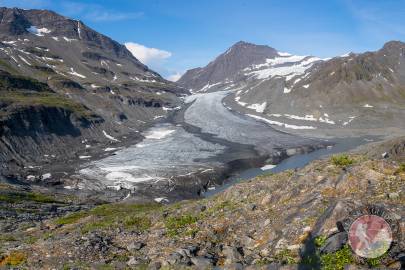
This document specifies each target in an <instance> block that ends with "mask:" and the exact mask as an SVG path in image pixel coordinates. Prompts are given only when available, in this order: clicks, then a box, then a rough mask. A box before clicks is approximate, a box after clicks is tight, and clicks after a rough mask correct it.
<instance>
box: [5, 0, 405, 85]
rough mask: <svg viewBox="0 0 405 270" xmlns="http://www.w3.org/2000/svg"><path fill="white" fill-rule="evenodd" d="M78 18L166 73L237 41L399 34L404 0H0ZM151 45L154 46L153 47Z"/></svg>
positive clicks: (289, 42) (283, 46) (302, 48)
mask: <svg viewBox="0 0 405 270" xmlns="http://www.w3.org/2000/svg"><path fill="white" fill-rule="evenodd" d="M0 5H1V6H9V7H14V6H17V7H21V8H39V9H51V10H54V11H56V12H59V13H61V14H63V15H66V16H69V17H72V18H75V19H80V20H82V21H83V22H84V23H85V24H87V25H89V26H90V27H92V28H94V29H95V30H97V31H99V32H101V33H103V34H106V35H108V36H110V37H112V38H113V39H115V40H117V41H119V42H121V43H127V42H131V43H134V44H132V47H131V48H133V50H134V52H135V53H137V54H138V55H139V58H140V59H141V60H142V61H144V62H146V64H147V65H149V66H150V67H151V68H153V69H155V70H156V71H158V72H159V73H161V74H162V75H163V76H165V77H169V76H173V75H175V74H181V73H182V72H184V71H185V70H187V69H190V68H194V67H198V66H204V65H206V64H207V63H208V62H209V61H211V60H212V59H214V58H215V57H216V56H217V55H218V54H220V53H222V52H223V51H225V50H226V49H227V48H228V47H230V46H231V45H232V44H234V43H235V42H237V41H239V40H244V41H249V42H252V43H256V44H266V45H269V46H272V47H274V48H276V49H278V50H280V51H283V52H290V53H293V54H300V55H315V56H320V57H330V56H336V55H341V54H344V53H347V52H349V51H353V52H364V51H368V50H376V49H379V48H380V47H382V45H383V44H384V43H385V42H386V41H389V40H402V41H405V0H396V1H393V0H307V1H304V0H222V1H221V0H199V1H197V0H103V1H100V0H98V1H96V0H88V1H84V0H75V1H70V0H59V1H54V0H0ZM151 48H155V50H152V49H151Z"/></svg>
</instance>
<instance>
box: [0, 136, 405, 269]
mask: <svg viewBox="0 0 405 270" xmlns="http://www.w3.org/2000/svg"><path fill="white" fill-rule="evenodd" d="M404 194H405V138H401V139H396V140H393V141H389V142H384V143H379V144H377V145H371V146H367V147H365V148H364V149H362V150H361V151H357V152H356V153H350V154H347V155H338V156H334V157H330V158H325V159H323V160H319V161H314V162H312V163H311V164H309V165H308V166H306V167H305V168H303V169H300V170H297V171H285V172H283V173H280V174H275V175H265V176H261V177H257V178H255V179H252V180H250V181H247V182H243V183H240V184H237V185H235V186H233V187H231V188H229V189H228V190H227V191H225V192H224V193H221V194H218V195H216V196H215V197H212V198H206V199H201V200H193V201H184V202H180V203H176V204H172V205H161V204H147V205H139V204H134V203H130V202H126V203H118V204H102V205H100V202H97V201H94V202H91V203H90V202H84V201H80V199H79V198H74V197H72V196H66V195H58V196H55V195H49V194H43V191H42V193H38V190H29V189H28V188H25V189H23V188H22V187H18V186H13V187H12V186H9V185H2V186H0V213H1V216H0V230H1V232H2V233H1V236H0V266H3V267H6V268H7V267H10V268H14V269H148V268H150V269H160V268H163V269H178V268H181V269H183V268H190V269H211V268H215V267H218V268H220V269H222V268H225V269H242V268H244V267H250V269H361V268H363V267H364V268H379V269H386V268H389V269H401V265H402V267H404V259H405V243H404V239H405V238H404V232H405V221H404V218H403V217H404V216H405V195H404ZM353 211H357V213H358V212H359V211H360V212H363V213H376V212H384V216H385V217H386V218H389V219H390V220H391V223H390V224H391V227H392V230H393V236H394V241H393V244H392V246H391V248H390V251H389V253H388V254H386V255H384V256H382V257H380V258H377V259H369V260H364V259H361V258H359V257H357V256H355V255H354V254H353V253H352V251H351V249H350V247H349V246H348V245H347V230H348V228H347V225H346V224H348V220H350V218H353V215H354V214H353ZM66 213H68V214H67V215H66Z"/></svg>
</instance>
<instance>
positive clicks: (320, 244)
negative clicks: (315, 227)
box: [315, 235, 327, 248]
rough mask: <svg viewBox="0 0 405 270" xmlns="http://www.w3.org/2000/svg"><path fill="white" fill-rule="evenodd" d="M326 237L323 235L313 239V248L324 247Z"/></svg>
mask: <svg viewBox="0 0 405 270" xmlns="http://www.w3.org/2000/svg"><path fill="white" fill-rule="evenodd" d="M326 239H327V237H326V236H324V235H320V236H317V237H316V238H315V246H316V247H317V248H321V247H323V246H324V245H325V243H326Z"/></svg>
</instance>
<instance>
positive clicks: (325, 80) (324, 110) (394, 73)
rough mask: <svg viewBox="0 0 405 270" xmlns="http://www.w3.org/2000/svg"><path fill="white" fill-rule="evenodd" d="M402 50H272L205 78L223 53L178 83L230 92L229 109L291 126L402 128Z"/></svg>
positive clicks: (391, 45) (393, 45) (396, 45)
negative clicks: (329, 53)
mask: <svg viewBox="0 0 405 270" xmlns="http://www.w3.org/2000/svg"><path fill="white" fill-rule="evenodd" d="M240 44H241V43H237V44H235V45H234V46H232V47H231V48H230V49H228V51H231V52H232V51H233V50H236V49H238V48H240ZM243 44H245V46H246V47H249V50H246V49H245V53H246V54H249V53H250V54H252V52H251V50H253V51H256V50H258V49H257V47H260V48H261V49H262V50H263V49H269V47H267V46H258V45H251V44H249V43H243ZM404 49H405V44H404V43H402V42H399V41H391V42H388V43H386V44H385V45H384V47H383V48H381V49H380V50H378V51H376V52H366V53H361V54H354V53H350V54H347V55H343V56H339V57H334V58H331V59H320V58H317V57H312V56H296V55H291V54H288V53H280V52H277V51H275V50H274V51H272V52H273V54H269V55H263V57H262V59H261V60H259V59H256V60H255V61H254V63H253V62H252V63H246V65H245V66H244V67H241V68H240V69H238V70H234V71H232V72H233V73H232V74H227V76H223V77H222V78H214V77H212V79H211V77H209V76H208V77H207V76H206V75H207V74H211V72H212V71H213V67H215V66H222V65H224V63H226V62H227V61H232V60H229V59H227V57H230V56H229V55H228V54H227V53H224V54H222V55H221V56H219V57H218V58H217V59H216V60H215V61H213V62H211V63H210V64H209V65H207V66H206V67H204V68H200V69H195V70H191V71H190V72H187V73H186V74H185V75H184V76H183V77H182V78H181V79H180V80H179V83H180V84H182V85H183V86H185V87H187V88H190V89H191V90H193V91H195V92H198V93H203V92H206V91H217V90H235V91H233V93H232V94H231V95H230V96H229V97H228V98H227V99H226V100H225V102H226V103H227V104H228V105H229V106H230V107H232V108H234V109H235V110H237V111H239V112H241V113H243V114H247V115H249V116H252V117H254V118H256V119H257V120H259V121H264V122H266V123H268V124H270V125H273V126H275V127H277V128H281V129H284V130H288V131H290V132H300V133H303V132H305V133H319V134H321V133H323V134H328V133H330V134H334V133H336V132H342V133H344V132H345V131H344V130H347V133H356V132H357V131H358V132H360V133H361V130H369V131H370V130H371V129H380V132H382V133H384V132H385V131H384V130H385V129H386V128H399V129H403V128H404V127H403V126H402V124H401V123H399V122H400V120H399V119H400V118H402V117H403V111H404V110H403V105H402V104H403V102H404V97H405V96H404V76H405V70H404V60H403V59H404V57H405V56H404V54H403V52H404ZM225 59H227V60H225ZM196 82H198V83H196ZM297 130H298V131H297ZM356 130H357V131H356Z"/></svg>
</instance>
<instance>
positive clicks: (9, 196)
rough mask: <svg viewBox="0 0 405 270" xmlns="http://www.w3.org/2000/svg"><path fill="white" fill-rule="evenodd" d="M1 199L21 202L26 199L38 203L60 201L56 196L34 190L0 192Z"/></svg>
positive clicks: (9, 201) (8, 201)
mask: <svg viewBox="0 0 405 270" xmlns="http://www.w3.org/2000/svg"><path fill="white" fill-rule="evenodd" d="M0 201H3V202H7V203H19V202H24V201H32V202H38V203H54V202H58V201H57V200H55V199H54V198H52V197H50V196H47V195H43V194H40V193H34V192H10V193H4V194H0Z"/></svg>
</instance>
